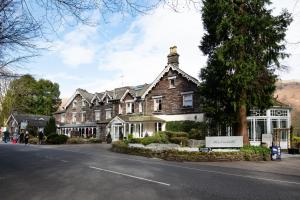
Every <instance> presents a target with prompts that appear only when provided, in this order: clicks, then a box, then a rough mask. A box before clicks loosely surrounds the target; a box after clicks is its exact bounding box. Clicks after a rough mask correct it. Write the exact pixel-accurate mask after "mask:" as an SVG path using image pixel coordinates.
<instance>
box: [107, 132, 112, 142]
mask: <svg viewBox="0 0 300 200" xmlns="http://www.w3.org/2000/svg"><path fill="white" fill-rule="evenodd" d="M106 142H107V144H110V143H111V142H112V139H111V135H110V133H108V134H107V137H106Z"/></svg>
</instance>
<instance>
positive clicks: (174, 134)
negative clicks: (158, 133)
mask: <svg viewBox="0 0 300 200" xmlns="http://www.w3.org/2000/svg"><path fill="white" fill-rule="evenodd" d="M165 133H166V135H167V136H168V137H169V138H173V137H186V138H187V137H188V136H189V135H188V133H186V132H173V131H165Z"/></svg>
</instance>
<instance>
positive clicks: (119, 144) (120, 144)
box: [112, 141, 128, 148]
mask: <svg viewBox="0 0 300 200" xmlns="http://www.w3.org/2000/svg"><path fill="white" fill-rule="evenodd" d="M112 147H118V148H125V147H128V145H127V144H126V143H124V142H123V141H115V142H113V143H112Z"/></svg>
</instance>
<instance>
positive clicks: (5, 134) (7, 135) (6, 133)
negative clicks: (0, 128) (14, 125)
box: [3, 128, 10, 143]
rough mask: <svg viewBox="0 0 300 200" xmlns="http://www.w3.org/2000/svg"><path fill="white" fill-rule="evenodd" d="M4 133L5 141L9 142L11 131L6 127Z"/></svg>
mask: <svg viewBox="0 0 300 200" xmlns="http://www.w3.org/2000/svg"><path fill="white" fill-rule="evenodd" d="M3 134H4V142H5V143H7V142H8V141H9V135H10V133H9V132H8V130H7V128H6V129H5V131H4V132H3Z"/></svg>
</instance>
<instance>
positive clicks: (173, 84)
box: [168, 76, 176, 88]
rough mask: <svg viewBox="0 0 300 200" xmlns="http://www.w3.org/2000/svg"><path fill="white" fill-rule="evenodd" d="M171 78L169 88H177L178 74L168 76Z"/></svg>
mask: <svg viewBox="0 0 300 200" xmlns="http://www.w3.org/2000/svg"><path fill="white" fill-rule="evenodd" d="M168 79H169V88H176V76H171V77H168Z"/></svg>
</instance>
